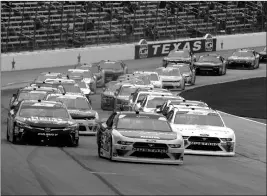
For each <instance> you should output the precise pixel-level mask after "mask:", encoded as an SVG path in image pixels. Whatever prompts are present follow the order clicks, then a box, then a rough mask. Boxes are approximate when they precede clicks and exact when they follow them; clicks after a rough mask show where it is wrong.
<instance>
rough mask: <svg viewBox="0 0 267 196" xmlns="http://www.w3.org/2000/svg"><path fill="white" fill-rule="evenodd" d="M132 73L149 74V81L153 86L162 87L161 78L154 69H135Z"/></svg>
mask: <svg viewBox="0 0 267 196" xmlns="http://www.w3.org/2000/svg"><path fill="white" fill-rule="evenodd" d="M134 74H146V75H148V76H149V79H150V82H151V83H152V84H153V85H154V88H162V79H161V77H160V76H159V74H158V73H157V72H155V71H135V72H134Z"/></svg>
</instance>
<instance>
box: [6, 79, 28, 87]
mask: <svg viewBox="0 0 267 196" xmlns="http://www.w3.org/2000/svg"><path fill="white" fill-rule="evenodd" d="M28 82H32V80H30V81H22V82H10V83H7V84H4V85H3V86H2V87H7V86H11V85H14V84H24V83H28Z"/></svg>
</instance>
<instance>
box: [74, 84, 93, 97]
mask: <svg viewBox="0 0 267 196" xmlns="http://www.w3.org/2000/svg"><path fill="white" fill-rule="evenodd" d="M76 83H77V84H78V86H79V87H80V89H81V91H82V93H83V94H84V95H85V97H86V98H87V99H88V100H89V101H91V98H90V94H91V89H90V86H89V85H88V83H86V82H85V81H84V79H83V80H81V81H77V82H76Z"/></svg>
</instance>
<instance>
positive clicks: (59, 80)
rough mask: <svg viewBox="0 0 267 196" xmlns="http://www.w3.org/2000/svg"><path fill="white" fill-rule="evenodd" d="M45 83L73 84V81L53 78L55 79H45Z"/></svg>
mask: <svg viewBox="0 0 267 196" xmlns="http://www.w3.org/2000/svg"><path fill="white" fill-rule="evenodd" d="M45 82H58V83H75V81H74V80H70V79H63V78H55V79H50V78H48V79H46V80H45Z"/></svg>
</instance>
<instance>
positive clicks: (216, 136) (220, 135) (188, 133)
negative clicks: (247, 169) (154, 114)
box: [166, 108, 236, 156]
mask: <svg viewBox="0 0 267 196" xmlns="http://www.w3.org/2000/svg"><path fill="white" fill-rule="evenodd" d="M166 118H167V119H168V121H169V122H170V124H171V127H172V128H173V130H174V131H176V132H178V133H181V134H182V135H183V139H184V146H185V154H201V155H220V156H234V155H235V145H236V137H235V133H234V131H233V130H232V129H230V128H228V127H226V126H225V124H224V121H223V119H222V117H221V116H220V114H219V113H218V112H217V111H215V110H212V109H206V108H204V109H200V108H198V109H195V108H184V109H181V108H180V109H177V108H174V109H173V110H171V111H170V112H169V113H168V115H167V116H166Z"/></svg>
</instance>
